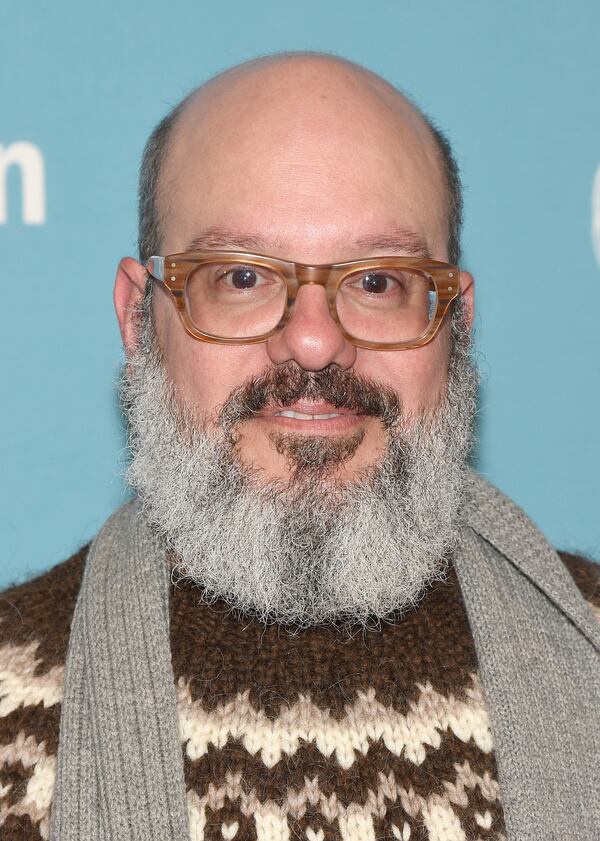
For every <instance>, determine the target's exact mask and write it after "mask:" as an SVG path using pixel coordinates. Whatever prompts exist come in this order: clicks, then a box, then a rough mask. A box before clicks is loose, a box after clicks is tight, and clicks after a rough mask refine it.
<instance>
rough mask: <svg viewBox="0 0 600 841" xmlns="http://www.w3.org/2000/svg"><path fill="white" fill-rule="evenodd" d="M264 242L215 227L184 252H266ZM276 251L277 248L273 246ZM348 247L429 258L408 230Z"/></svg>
mask: <svg viewBox="0 0 600 841" xmlns="http://www.w3.org/2000/svg"><path fill="white" fill-rule="evenodd" d="M272 245H273V243H271V246H269V245H268V244H267V241H266V240H265V239H263V238H262V237H261V236H259V235H258V234H252V233H247V232H242V231H234V230H233V229H231V228H226V227H223V226H220V225H214V226H212V227H210V228H207V229H206V230H204V231H201V232H200V233H198V234H196V235H195V236H194V237H193V238H192V239H191V240H190V241H189V242H188V243H187V245H186V247H185V249H184V251H185V252H194V251H203V250H205V249H209V250H210V249H212V248H215V249H218V248H222V249H226V250H233V251H257V252H264V251H268V250H269V248H270V247H272ZM275 245H276V246H277V247H279V246H278V244H277V243H275ZM348 245H351V246H352V250H354V249H356V251H357V252H363V253H364V252H367V254H366V256H369V255H370V254H372V253H373V252H376V251H379V252H384V253H387V254H390V255H393V254H399V253H400V254H403V255H406V256H409V257H425V258H430V257H431V254H430V251H429V248H428V246H427V243H426V242H425V240H424V239H423V237H422V236H420V235H419V234H417V233H416V232H415V231H411V230H409V229H408V228H400V227H398V228H394V229H392V230H390V231H388V232H386V233H381V234H370V235H365V236H361V237H358V239H356V240H353V241H352V242H351V243H348Z"/></svg>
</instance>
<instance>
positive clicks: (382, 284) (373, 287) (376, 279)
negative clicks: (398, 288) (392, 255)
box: [360, 272, 394, 293]
mask: <svg viewBox="0 0 600 841" xmlns="http://www.w3.org/2000/svg"><path fill="white" fill-rule="evenodd" d="M388 284H389V285H388ZM393 284H394V280H393V278H391V277H389V275H386V274H383V273H382V272H371V273H370V274H366V275H363V277H362V278H361V279H360V286H361V289H364V291H365V292H375V293H380V292H389V290H390V289H391V288H392V286H393Z"/></svg>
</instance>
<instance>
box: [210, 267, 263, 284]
mask: <svg viewBox="0 0 600 841" xmlns="http://www.w3.org/2000/svg"><path fill="white" fill-rule="evenodd" d="M220 279H221V280H222V281H224V282H225V283H226V284H227V285H228V286H233V288H234V289H254V288H255V287H256V286H258V285H259V284H260V281H261V280H262V278H261V276H260V275H259V274H258V272H257V271H255V269H251V268H249V267H248V266H238V267H237V268H235V269H229V270H228V271H224V272H223V274H222V275H221V278H220Z"/></svg>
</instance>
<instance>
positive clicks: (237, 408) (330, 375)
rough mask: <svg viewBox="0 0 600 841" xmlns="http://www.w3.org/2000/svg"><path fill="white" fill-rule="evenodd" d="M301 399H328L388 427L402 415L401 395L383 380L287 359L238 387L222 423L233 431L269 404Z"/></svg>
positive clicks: (221, 418) (229, 399) (221, 420)
mask: <svg viewBox="0 0 600 841" xmlns="http://www.w3.org/2000/svg"><path fill="white" fill-rule="evenodd" d="M301 399H306V400H314V401H324V402H326V403H330V404H331V405H332V406H335V408H336V409H341V408H344V409H349V410H351V411H353V412H355V413H356V414H360V415H371V416H373V417H377V418H379V419H380V420H381V421H382V423H383V425H384V426H385V427H386V429H389V428H390V427H391V426H393V425H394V424H395V423H397V421H398V419H399V418H400V416H401V405H400V399H399V397H398V395H397V394H396V392H395V391H393V389H391V388H389V387H388V386H385V385H384V384H383V383H380V382H378V381H376V380H369V379H367V378H366V377H362V376H360V375H359V374H355V373H354V372H353V371H349V370H344V369H342V368H340V367H339V366H337V365H328V366H327V368H323V370H321V371H306V370H305V369H304V368H301V367H300V366H299V365H298V364H297V363H296V362H284V363H282V364H281V365H277V366H276V367H274V368H272V369H269V370H268V371H265V372H264V373H263V374H261V375H259V376H257V377H253V378H252V379H250V380H248V381H247V382H245V383H243V384H242V385H241V386H238V387H237V388H236V389H235V390H234V391H233V392H232V393H231V394H230V396H229V398H228V399H227V401H226V402H225V404H224V406H223V408H222V410H221V412H220V414H219V423H220V425H221V426H222V428H223V429H224V430H225V431H226V432H229V431H231V429H232V428H233V427H234V426H235V425H236V424H238V423H240V422H241V421H244V420H248V419H249V418H252V417H253V416H254V415H255V414H257V413H258V412H261V411H262V410H263V409H266V408H267V407H268V406H278V407H280V408H282V409H283V408H285V407H286V406H291V405H292V404H294V403H296V402H297V401H298V400H301Z"/></svg>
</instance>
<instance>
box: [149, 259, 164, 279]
mask: <svg viewBox="0 0 600 841" xmlns="http://www.w3.org/2000/svg"><path fill="white" fill-rule="evenodd" d="M146 269H147V271H148V272H149V273H150V274H151V275H152V277H154V278H156V280H161V281H163V282H164V279H165V258H164V257H150V258H149V260H148V262H147V263H146Z"/></svg>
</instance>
